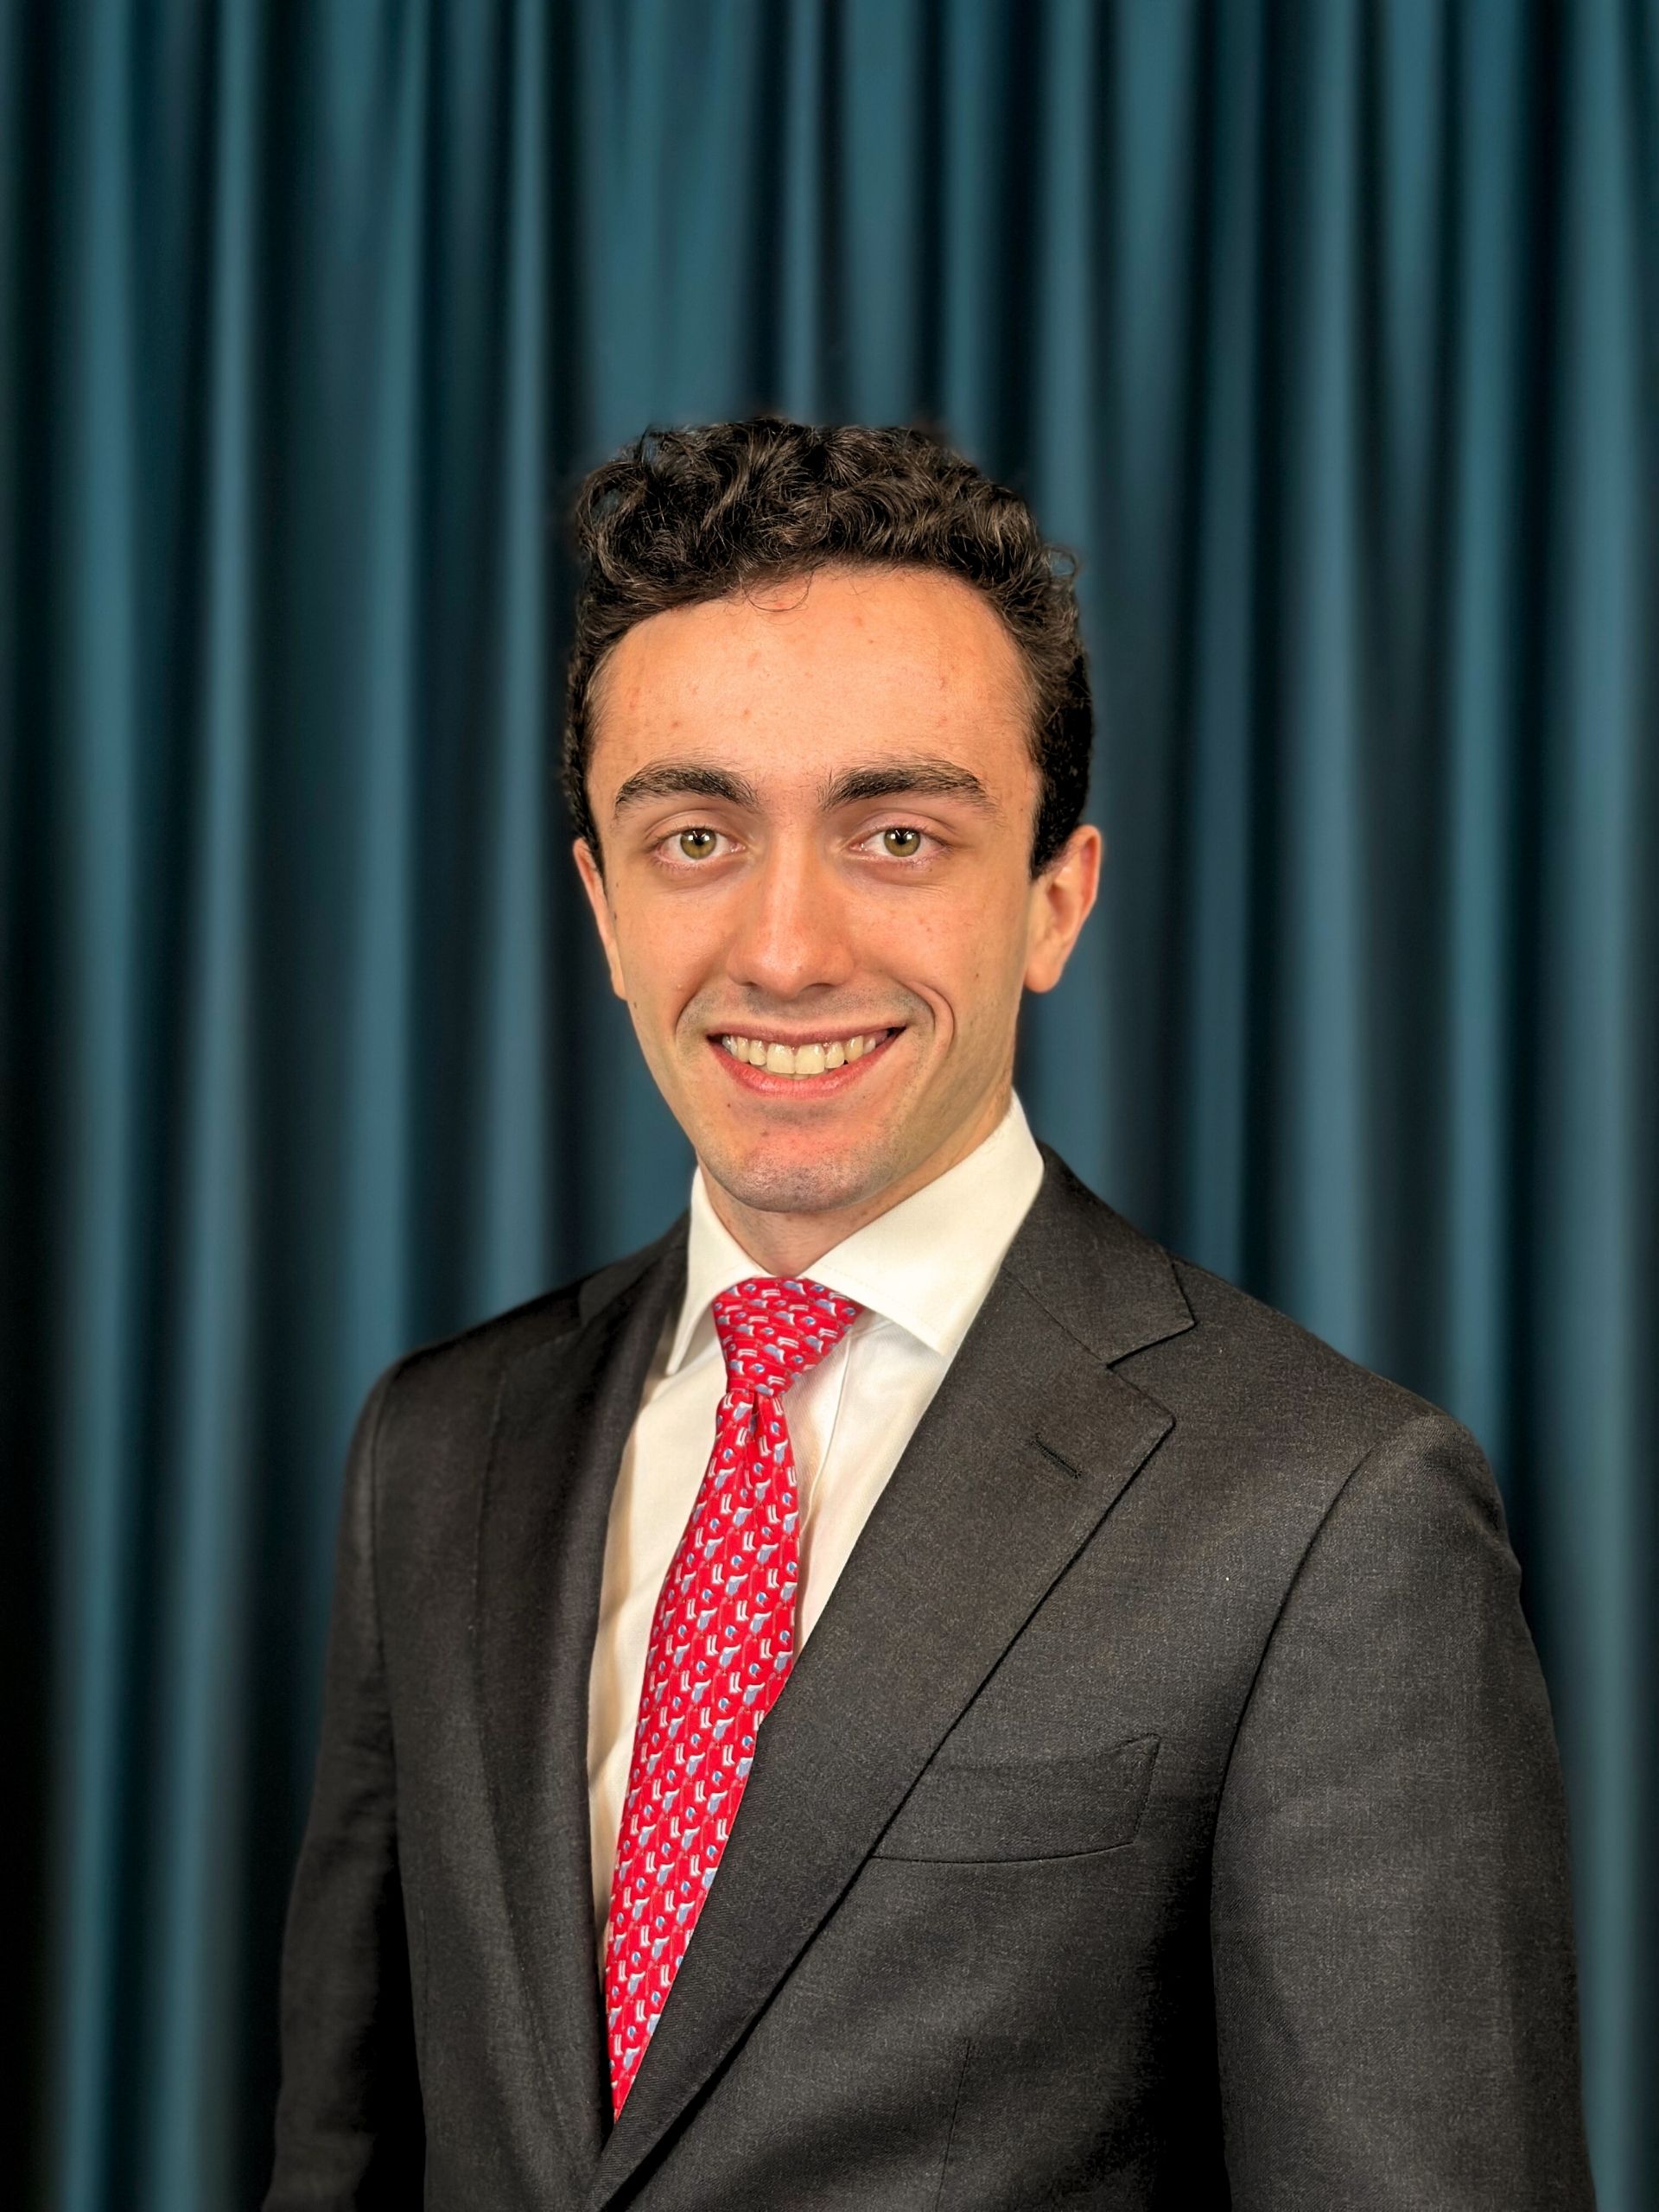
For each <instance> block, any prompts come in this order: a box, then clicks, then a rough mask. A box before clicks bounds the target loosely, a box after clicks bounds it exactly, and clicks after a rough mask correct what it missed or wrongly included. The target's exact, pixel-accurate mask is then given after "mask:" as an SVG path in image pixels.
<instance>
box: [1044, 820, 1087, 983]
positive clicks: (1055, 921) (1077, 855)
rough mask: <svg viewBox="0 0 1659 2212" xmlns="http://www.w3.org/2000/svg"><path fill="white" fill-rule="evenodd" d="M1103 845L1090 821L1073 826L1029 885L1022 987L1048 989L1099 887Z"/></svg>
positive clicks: (1061, 971) (1056, 978)
mask: <svg viewBox="0 0 1659 2212" xmlns="http://www.w3.org/2000/svg"><path fill="white" fill-rule="evenodd" d="M1104 849H1105V845H1104V841H1103V838H1102V836H1101V834H1100V832H1099V830H1098V829H1096V828H1095V826H1094V824H1093V823H1091V822H1084V823H1079V824H1078V826H1077V829H1074V830H1073V831H1072V832H1071V836H1069V837H1068V838H1067V839H1066V841H1065V844H1064V845H1062V846H1061V848H1060V849H1059V851H1058V853H1057V854H1056V855H1054V858H1053V859H1052V861H1050V862H1049V864H1048V866H1047V867H1046V868H1045V869H1044V870H1043V872H1042V874H1040V875H1039V876H1038V877H1037V878H1036V880H1034V881H1033V884H1032V887H1031V899H1030V904H1029V906H1027V923H1026V988H1027V990H1028V991H1052V989H1053V988H1054V986H1055V984H1056V983H1058V982H1059V980H1060V977H1061V976H1063V975H1064V974H1065V963H1066V962H1067V961H1068V960H1069V959H1070V958H1071V948H1072V946H1073V945H1074V944H1076V943H1077V936H1078V933H1079V931H1081V930H1082V928H1083V925H1084V923H1085V922H1086V921H1087V920H1088V918H1089V912H1090V908H1091V907H1092V906H1093V905H1094V903H1095V895H1096V892H1098V890H1099V889H1100V863H1101V856H1102V855H1103V851H1104Z"/></svg>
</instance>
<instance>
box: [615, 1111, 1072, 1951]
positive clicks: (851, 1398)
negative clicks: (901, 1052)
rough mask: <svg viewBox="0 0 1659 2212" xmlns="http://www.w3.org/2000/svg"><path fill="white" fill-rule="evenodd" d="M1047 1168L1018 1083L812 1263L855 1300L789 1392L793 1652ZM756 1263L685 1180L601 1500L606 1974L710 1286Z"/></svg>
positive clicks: (688, 1479)
mask: <svg viewBox="0 0 1659 2212" xmlns="http://www.w3.org/2000/svg"><path fill="white" fill-rule="evenodd" d="M1042 1179H1043V1160H1042V1154H1040V1153H1039V1151H1038V1149H1037V1146H1036V1142H1035V1140H1034V1139H1033V1136H1032V1134H1031V1129H1030V1127H1029V1125H1028V1124H1027V1121H1026V1116H1025V1113H1024V1110H1023V1109H1022V1108H1021V1106H1020V1101H1019V1099H1018V1097H1017V1096H1010V1099H1009V1103H1008V1110H1007V1113H1006V1114H1005V1115H1004V1116H1003V1117H1002V1120H1001V1122H999V1123H998V1125H997V1127H996V1128H995V1129H994V1130H993V1131H992V1133H991V1135H989V1136H988V1137H987V1138H986V1139H985V1141H984V1142H983V1143H982V1144H981V1145H979V1146H977V1147H976V1149H975V1150H974V1151H972V1152H970V1153H969V1155H968V1157H967V1158H966V1159H965V1160H958V1161H957V1165H956V1166H954V1167H952V1168H949V1169H947V1171H946V1172H945V1173H944V1174H943V1175H940V1176H938V1177H937V1178H936V1179H934V1180H933V1181H932V1182H931V1183H927V1184H925V1185H923V1187H922V1188H921V1189H920V1190H919V1191H916V1192H912V1194H911V1196H910V1197H909V1198H904V1199H901V1200H900V1202H899V1205H896V1206H893V1207H892V1208H891V1209H890V1210H889V1211H887V1213H884V1214H881V1215H880V1216H879V1217H878V1218H877V1219H876V1220H874V1221H872V1222H868V1223H867V1224H865V1226H864V1227H863V1228H862V1229H860V1230H855V1231H854V1233H853V1235H852V1236H848V1237H845V1238H843V1239H842V1242H841V1243H839V1244H837V1245H836V1246H834V1247H833V1248H832V1249H830V1250H829V1251H828V1252H826V1253H825V1254H824V1255H823V1258H822V1259H821V1260H819V1261H817V1262H816V1263H815V1264H814V1265H813V1266H812V1267H810V1268H808V1269H807V1271H806V1272H807V1274H809V1275H810V1278H811V1280H812V1281H815V1282H821V1283H823V1284H824V1285H825V1286H826V1287H828V1288H829V1289H830V1290H834V1291H838V1292H839V1293H840V1294H841V1295H842V1297H843V1298H852V1299H856V1300H857V1301H858V1303H859V1304H860V1305H861V1306H862V1307H863V1308H864V1311H863V1312H862V1313H861V1314H860V1315H859V1317H858V1319H857V1320H856V1321H855V1322H854V1324H853V1325H852V1327H851V1328H850V1329H849V1331H848V1332H847V1334H846V1335H845V1336H844V1337H843V1338H842V1339H841V1341H840V1342H839V1344H836V1346H835V1348H834V1350H833V1351H830V1352H829V1353H828V1354H827V1355H826V1357H824V1358H823V1360H821V1361H820V1362H819V1363H818V1365H817V1366H816V1367H814V1368H812V1369H810V1370H809V1371H808V1372H807V1373H806V1374H805V1375H804V1376H801V1378H800V1380H799V1381H798V1382H797V1383H793V1384H791V1388H790V1390H789V1393H788V1395H787V1396H786V1397H785V1400H784V1413H785V1418H786V1420H787V1421H788V1423H789V1433H790V1440H791V1444H792V1445H793V1446H794V1452H795V1477H796V1485H797V1488H798V1491H799V1493H800V1500H801V1516H800V1520H799V1522H798V1524H797V1541H798V1545H799V1549H800V1562H801V1577H800V1582H799V1584H798V1588H797V1591H796V1597H795V1649H796V1650H797V1652H798V1651H799V1650H800V1649H801V1647H802V1646H803V1645H804V1643H805V1642H806V1639H807V1637H809V1636H810V1635H811V1633H812V1629H813V1624H814V1623H815V1622H816V1621H817V1618H818V1617H819V1615H820V1614H821V1613H822V1612H823V1608H824V1605H825V1603H826V1601H827V1600H828V1599H829V1593H830V1592H831V1591H832V1590H833V1589H834V1588H835V1586H836V1580H837V1578H838V1577H839V1575H840V1573H841V1570H842V1567H844V1566H845V1565H846V1564H847V1559H848V1555H849V1553H850V1552H851V1550H852V1548H853V1546H854V1545H855V1543H856V1542H857V1541H858V1537H859V1532H860V1531H861V1529H862V1528H863V1526H864V1522H865V1520H866V1518H867V1517H868V1514H869V1511H870V1509H871V1507H872V1506H873V1505H874V1503H875V1501H876V1499H877V1498H878V1497H880V1495H881V1492H882V1491H883V1490H884V1489H885V1488H886V1486H887V1478H888V1477H889V1476H890V1475H891V1474H892V1472H893V1469H894V1468H895V1467H896V1466H897V1465H898V1464H899V1458H900V1456H901V1454H902V1453H903V1452H904V1449H905V1446H906V1445H907V1444H908V1443H909V1441H910V1440H911V1437H912V1434H913V1433H914V1431H915V1428H916V1425H917V1423H918V1421H920V1420H921V1417H922V1415H923V1414H924V1413H925V1412H926V1410H927V1408H928V1405H929V1403H930V1402H931V1399H932V1396H933V1393H934V1392H935V1391H936V1390H937V1389H938V1387H939V1384H940V1383H941V1382H942V1381H943V1379H944V1372H945V1370H946V1369H947V1368H948V1367H949V1366H950V1362H951V1361H952V1360H953V1359H954V1358H955V1357H956V1355H957V1347H958V1346H959V1345H960V1344H961V1343H962V1340H963V1338H964V1337H965V1336H966V1335H967V1333H968V1329H969V1324H970V1323H971V1321H972V1320H973V1318H974V1316H975V1314H976V1313H978V1311H979V1308H980V1306H981V1305H982V1302H983V1300H984V1297H985V1294H986V1292H987V1291H988V1290H989V1288H990V1287H991V1283H992V1280H993V1278H994V1277H995V1274H996V1271H997V1269H998V1268H999V1267H1000V1266H1001V1262H1002V1255H1003V1254H1004V1253H1005V1252H1006V1251H1007V1249H1008V1246H1009V1245H1010V1243H1012V1242H1013V1241H1014V1231H1015V1230H1017V1229H1018V1228H1019V1226H1020V1223H1021V1222H1022V1221H1023V1220H1024V1219H1025V1217H1026V1213H1027V1209H1028V1208H1029V1207H1030V1205H1031V1202H1032V1200H1033V1198H1035V1197H1036V1195H1037V1187H1038V1185H1039V1183H1040V1182H1041V1181H1042ZM755 1274H766V1269H765V1268H761V1267H760V1266H759V1265H758V1264H757V1263H756V1262H755V1261H753V1259H751V1258H750V1256H749V1255H748V1254H747V1252H746V1251H745V1250H744V1249H743V1248H742V1246H741V1244H739V1243H737V1241H736V1239H735V1238H734V1236H732V1234H731V1232H730V1231H729V1230H728V1229H727V1228H726V1227H725V1225H724V1224H722V1223H721V1219H720V1217H719V1216H718V1215H717V1214H716V1213H715V1210H714V1207H713V1205H711V1204H710V1202H709V1194H708V1190H707V1187H706V1185H705V1184H704V1182H703V1179H702V1169H701V1167H699V1168H697V1169H696V1170H695V1171H694V1173H693V1175H692V1178H691V1221H690V1235H689V1237H688V1241H687V1247H686V1281H685V1295H684V1298H683V1300H682V1302H681V1305H680V1308H679V1312H678V1313H677V1315H671V1317H670V1322H669V1324H668V1325H665V1326H664V1332H663V1338H662V1341H661V1343H660V1344H658V1348H657V1354H656V1357H655V1359H654V1360H653V1362H652V1368H651V1371H650V1373H649V1375H648V1376H647V1377H646V1379H645V1389H644V1391H643V1393H642V1394H641V1396H640V1401H639V1413H638V1414H637V1415H636V1416H635V1419H634V1423H633V1427H632V1430H631V1431H630V1433H629V1436H628V1441H627V1445H626V1449H625V1450H624V1452H623V1454H622V1465H621V1468H620V1471H619V1473H618V1476H617V1482H616V1488H615V1491H613V1495H612V1498H611V1508H610V1522H609V1528H608V1532H607V1537H606V1544H605V1576H604V1582H603V1585H602V1586H601V1594H600V1607H599V1630H598V1633H597V1635H596V1637H594V1655H593V1662H592V1668H591V1671H590V1674H589V1677H588V1811H589V1820H590V1823H591V1835H592V1841H593V1866H594V1925H595V1927H596V1928H597V1929H598V1931H599V1958H600V1965H601V1973H602V1972H603V1967H604V1958H605V1926H606V1922H607V1918H608V1916H609V1913H610V1901H611V1877H612V1873H613V1868H614V1865H615V1859H616V1841H617V1834H618V1831H619V1829H620V1826H621V1820H622V1800H623V1797H624V1796H625V1794H626V1789H627V1783H628V1769H629V1765H630V1764H631V1763H632V1757H633V1730H634V1722H635V1720H636V1719H637V1718H638V1716H639V1694H640V1691H641V1688H642V1687H643V1685H644V1681H645V1647H646V1645H647V1643H649V1642H650V1639H651V1623H652V1615H653V1614H654V1612H655V1611H656V1607H657V1594H658V1591H659V1590H660V1589H661V1588H662V1585H663V1578H664V1575H665V1574H666V1573H668V1568H669V1563H670V1561H671V1560H672V1558H673V1556H674V1550H675V1547H676V1546H677V1544H678V1542H679V1541H680V1537H681V1535H682V1534H683V1530H684V1528H685V1524H686V1522H687V1521H688V1519H689V1518H690V1513H691V1508H692V1506H693V1504H694V1503H696V1495H697V1490H698V1486H699V1484H701V1483H702V1475H703V1470H704V1468H705V1467H706V1466H707V1465H708V1464H709V1452H710V1451H711V1450H712V1449H713V1446H714V1440H715V1414H716V1411H717V1409H718V1408H719V1405H720V1401H721V1395H723V1393H724V1391H725V1388H726V1363H725V1360H724V1357H722V1355H721V1349H720V1340H719V1338H718V1337H717V1336H716V1334H715V1321H714V1313H713V1311H712V1307H713V1302H714V1300H715V1295H716V1294H717V1293H719V1292H721V1291H722V1290H728V1289H730V1287H732V1285H733V1284H734V1283H736V1282H741V1281H743V1279H744V1277H745V1276H746V1275H755Z"/></svg>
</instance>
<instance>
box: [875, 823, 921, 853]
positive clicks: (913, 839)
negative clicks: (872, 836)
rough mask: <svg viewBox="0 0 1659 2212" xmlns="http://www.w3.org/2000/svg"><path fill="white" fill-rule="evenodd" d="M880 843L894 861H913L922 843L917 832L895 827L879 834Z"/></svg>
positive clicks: (917, 830) (919, 832) (919, 833)
mask: <svg viewBox="0 0 1659 2212" xmlns="http://www.w3.org/2000/svg"><path fill="white" fill-rule="evenodd" d="M881 842H882V843H883V844H884V845H885V846H886V847H887V850H888V852H889V853H891V854H892V855H893V859H894V860H896V861H909V860H914V859H915V857H916V854H917V851H918V849H919V847H920V845H921V842H922V833H921V831H920V830H919V829H905V828H903V827H902V826H900V827H895V828H893V829H884V830H883V831H882V832H881Z"/></svg>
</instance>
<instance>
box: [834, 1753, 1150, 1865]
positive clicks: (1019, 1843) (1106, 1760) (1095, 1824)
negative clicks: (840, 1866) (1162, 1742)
mask: <svg viewBox="0 0 1659 2212" xmlns="http://www.w3.org/2000/svg"><path fill="white" fill-rule="evenodd" d="M1157 1757H1158V1738H1157V1737H1156V1736H1134V1737H1131V1738H1129V1740H1128V1742H1127V1743H1122V1744H1116V1745H1110V1746H1109V1747H1108V1748H1107V1749H1105V1750H1103V1751H1089V1752H1086V1753H1084V1754H1083V1755H1081V1756H1079V1757H1077V1758H1062V1759H1054V1758H1034V1759H998V1760H996V1761H995V1762H990V1761H969V1760H965V1759H961V1758H952V1759H950V1760H946V1759H945V1758H943V1757H940V1758H935V1759H934V1760H933V1762H932V1763H931V1764H930V1765H929V1766H927V1767H925V1769H924V1770H923V1771H922V1773H921V1774H920V1776H919V1777H918V1779H917V1782H916V1784H915V1787H914V1788H913V1789H912V1791H911V1793H910V1795H909V1796H908V1797H906V1800H905V1802H904V1803H903V1804H902V1805H901V1806H900V1807H899V1810H898V1811H897V1813H895V1814H894V1815H893V1819H892V1820H891V1821H889V1822H888V1824H887V1828H886V1829H885V1830H884V1832H883V1834H882V1837H881V1840H880V1843H879V1844H878V1845H877V1846H876V1847H875V1849H874V1852H873V1853H871V1856H872V1857H873V1858H875V1859H938V1860H956V1861H957V1862H958V1863H961V1862H963V1861H965V1860H971V1859H981V1860H984V1859H1059V1858H1064V1857H1065V1856H1067V1855H1068V1854H1070V1853H1076V1852H1082V1851H1115V1850H1117V1849H1119V1848H1121V1847H1122V1845H1124V1844H1126V1843H1128V1842H1130V1841H1132V1840H1133V1839H1134V1836H1135V1829H1136V1828H1137V1827H1139V1826H1140V1822H1141V1811H1142V1809H1143V1808H1144V1807H1145V1805H1146V1802H1147V1791H1148V1790H1149V1789H1151V1787H1152V1770H1153V1765H1154V1762H1155V1760H1156V1759H1157Z"/></svg>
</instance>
